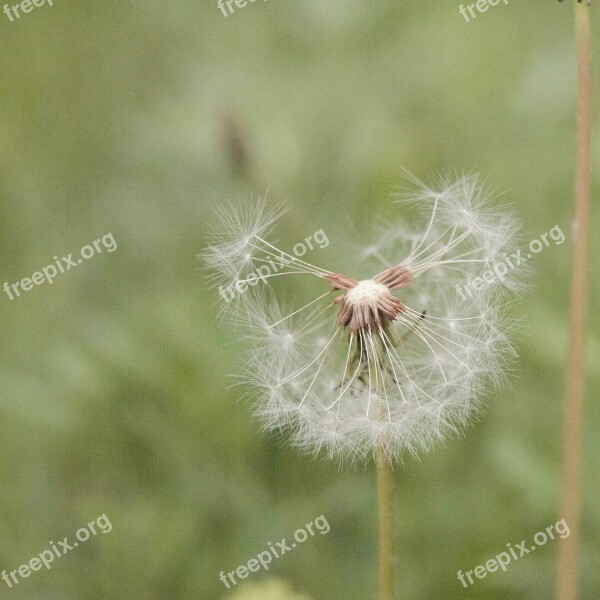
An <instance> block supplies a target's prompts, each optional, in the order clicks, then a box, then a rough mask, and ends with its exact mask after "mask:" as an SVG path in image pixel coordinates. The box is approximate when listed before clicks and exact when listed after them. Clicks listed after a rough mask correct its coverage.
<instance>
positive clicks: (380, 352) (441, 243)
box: [204, 175, 518, 461]
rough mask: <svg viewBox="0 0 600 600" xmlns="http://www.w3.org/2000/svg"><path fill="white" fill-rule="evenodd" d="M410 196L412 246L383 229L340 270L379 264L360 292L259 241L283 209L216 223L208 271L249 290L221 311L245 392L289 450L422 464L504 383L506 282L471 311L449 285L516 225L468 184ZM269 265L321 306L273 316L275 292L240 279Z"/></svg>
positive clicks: (417, 187) (506, 239) (479, 264)
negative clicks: (415, 224) (308, 287)
mask: <svg viewBox="0 0 600 600" xmlns="http://www.w3.org/2000/svg"><path fill="white" fill-rule="evenodd" d="M411 183H412V189H411V190H403V192H402V193H401V194H400V195H399V202H400V203H401V204H407V203H411V204H413V205H416V208H417V209H418V210H417V214H421V212H422V211H423V210H425V211H427V218H426V219H424V221H423V223H422V225H421V228H420V231H419V233H418V234H417V232H416V231H415V229H414V228H411V227H406V226H402V227H395V226H394V224H393V223H392V224H391V225H389V226H388V228H387V229H386V228H385V226H383V225H382V222H381V221H380V222H379V224H378V226H377V229H376V238H375V239H374V240H373V241H372V242H369V243H368V244H367V245H366V250H365V251H363V252H362V253H357V255H352V256H350V257H348V258H350V262H351V264H353V265H354V268H356V265H357V264H359V262H360V258H361V256H360V254H362V258H366V259H368V261H369V262H371V263H375V264H376V265H379V266H378V267H377V268H375V269H373V267H371V268H372V269H373V270H371V271H369V272H368V273H369V274H370V277H367V278H364V279H358V278H354V277H351V276H349V275H346V274H342V273H337V272H332V271H329V270H326V269H323V268H321V267H318V266H316V265H313V264H311V263H308V262H306V261H305V260H303V259H300V258H298V257H295V256H292V255H290V254H288V253H286V252H283V251H282V250H280V249H278V248H277V247H276V246H275V245H274V244H273V243H271V242H270V241H268V239H266V238H267V237H268V233H267V232H268V231H269V230H270V229H271V227H272V226H273V224H274V222H275V220H276V219H277V218H278V217H279V216H280V214H281V209H280V208H276V209H275V213H272V212H269V211H267V209H266V204H265V203H264V202H261V203H259V204H258V205H257V208H256V209H255V210H254V212H252V213H249V214H248V215H246V216H245V217H244V218H241V217H239V216H238V215H237V214H236V213H235V212H234V211H233V210H230V211H227V212H225V211H223V212H222V213H221V215H220V220H221V228H220V229H218V230H217V231H218V233H217V236H216V238H215V239H214V240H213V242H212V243H211V244H210V245H209V247H208V249H207V250H206V251H205V253H204V258H205V260H206V262H207V264H208V265H209V266H210V267H211V268H212V269H213V270H214V271H216V273H217V275H215V278H217V279H218V281H220V282H221V281H222V282H228V283H229V284H231V283H235V282H236V281H238V282H244V283H246V284H248V285H250V286H251V287H253V288H255V289H251V288H248V290H247V291H246V293H245V294H243V295H241V296H240V297H239V303H238V304H237V305H236V306H235V307H228V311H230V312H231V314H232V315H233V318H234V319H235V320H236V322H237V323H238V324H239V325H241V326H242V327H244V328H246V330H247V332H248V333H247V337H248V338H249V340H251V342H252V344H253V347H252V349H251V350H250V352H249V356H248V359H247V363H246V368H245V370H244V373H243V374H242V375H241V376H240V382H241V383H243V384H244V385H245V386H246V389H247V392H246V395H248V396H251V397H252V398H253V399H254V401H255V406H256V409H255V412H256V415H257V416H258V417H259V418H260V420H261V421H262V423H263V425H264V427H265V428H266V429H269V430H286V431H289V433H290V435H291V441H292V443H293V445H295V446H297V447H300V448H302V449H305V450H308V451H311V452H314V453H318V452H319V451H320V450H322V449H324V450H325V451H326V452H327V453H328V454H329V455H330V457H332V458H334V457H335V458H339V459H341V460H344V459H348V460H350V461H357V460H368V459H370V458H372V457H375V456H376V455H377V456H383V457H385V458H386V459H387V460H389V461H394V460H397V459H399V458H401V456H402V454H403V453H404V452H409V453H411V454H414V455H417V454H418V453H419V452H420V451H428V450H429V449H431V448H432V446H433V445H434V443H435V442H436V441H439V440H442V439H443V438H444V437H445V436H446V435H448V434H452V433H454V434H456V433H459V432H460V431H461V430H462V429H463V428H464V426H465V425H466V423H467V421H468V419H469V417H471V416H472V415H473V414H476V413H477V411H478V409H479V406H480V400H481V396H482V394H483V392H484V388H485V384H486V381H491V382H492V383H495V384H498V383H501V382H502V377H503V375H502V374H503V371H504V368H505V363H506V359H507V357H508V356H509V355H510V354H511V353H512V354H514V350H513V348H512V346H511V344H510V341H509V339H508V334H509V333H510V331H511V329H512V328H513V326H514V325H513V324H511V323H510V322H508V321H506V320H505V319H504V318H503V316H502V312H503V308H504V306H505V305H506V298H505V296H506V294H507V293H508V291H510V288H511V286H512V287H515V285H514V282H511V281H505V282H504V287H502V286H499V285H495V286H494V285H490V286H486V287H485V288H484V289H482V290H480V291H476V292H475V293H474V294H473V297H469V298H467V299H466V300H461V299H459V298H458V296H457V294H456V293H455V285H456V283H457V282H462V281H465V280H468V279H469V278H472V277H473V276H476V275H477V274H479V273H481V272H482V270H484V269H486V268H488V267H489V265H490V264H492V263H493V262H494V261H495V260H497V258H498V257H499V256H500V255H501V254H502V253H503V252H506V251H507V249H509V248H512V247H514V238H515V236H516V235H517V232H518V227H517V224H516V222H515V220H514V218H512V217H511V216H510V215H508V214H507V212H506V208H494V207H493V206H492V204H491V200H492V198H491V197H490V196H489V195H487V194H486V192H485V191H484V189H483V186H482V184H481V182H480V180H479V178H478V177H477V176H475V175H469V176H462V177H459V178H458V179H457V180H456V181H449V180H447V179H442V180H440V181H439V188H438V189H439V191H436V190H435V189H432V188H429V187H428V186H426V185H425V184H423V183H421V182H419V181H418V180H416V179H414V178H413V179H412V181H411ZM388 223H389V221H388ZM273 260H281V261H282V264H283V263H284V262H285V266H284V267H282V268H281V269H280V270H279V271H278V272H277V273H274V274H272V275H270V277H281V276H283V275H286V276H287V275H296V276H298V277H312V278H318V279H320V280H321V281H322V282H323V284H324V288H323V291H322V293H320V294H319V295H318V296H316V297H315V298H313V299H312V300H311V301H310V302H308V303H306V304H305V305H304V306H301V307H298V308H295V309H290V310H285V311H284V310H282V309H281V307H280V306H279V304H278V302H277V300H276V298H275V297H273V296H274V294H273V290H272V289H271V288H270V286H263V288H262V289H261V290H259V289H258V288H257V287H256V284H260V282H256V281H255V282H252V281H250V280H249V277H250V274H251V273H252V272H253V271H254V270H255V269H256V266H257V265H260V264H262V263H264V262H268V261H273ZM382 267H383V268H382ZM267 283H268V281H267ZM265 287H266V289H265ZM332 294H333V296H332Z"/></svg>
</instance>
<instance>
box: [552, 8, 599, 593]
mask: <svg viewBox="0 0 600 600" xmlns="http://www.w3.org/2000/svg"><path fill="white" fill-rule="evenodd" d="M575 40H576V47H577V126H576V127H577V129H576V162H575V214H574V219H573V238H574V239H573V267H572V273H571V300H570V303H571V308H570V318H569V344H568V355H567V373H566V387H565V413H564V433H563V436H564V449H563V473H562V493H561V513H560V516H561V518H563V519H565V521H566V522H567V523H568V525H569V528H570V531H571V535H570V536H569V537H567V538H565V539H564V540H561V544H560V546H559V557H558V575H557V582H556V598H557V600H576V599H577V595H578V548H579V515H580V504H581V499H580V497H581V482H580V479H581V431H582V420H583V395H584V379H585V323H586V310H587V278H588V246H589V220H590V219H589V215H590V205H591V137H592V71H591V67H592V49H591V31H590V14H589V8H588V6H587V5H584V4H576V5H575Z"/></svg>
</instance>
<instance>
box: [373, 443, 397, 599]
mask: <svg viewBox="0 0 600 600" xmlns="http://www.w3.org/2000/svg"><path fill="white" fill-rule="evenodd" d="M377 503H378V505H379V600H392V599H393V597H394V472H393V470H392V465H391V463H390V461H389V460H388V459H387V458H386V457H385V456H383V453H381V454H380V455H379V456H378V458H377Z"/></svg>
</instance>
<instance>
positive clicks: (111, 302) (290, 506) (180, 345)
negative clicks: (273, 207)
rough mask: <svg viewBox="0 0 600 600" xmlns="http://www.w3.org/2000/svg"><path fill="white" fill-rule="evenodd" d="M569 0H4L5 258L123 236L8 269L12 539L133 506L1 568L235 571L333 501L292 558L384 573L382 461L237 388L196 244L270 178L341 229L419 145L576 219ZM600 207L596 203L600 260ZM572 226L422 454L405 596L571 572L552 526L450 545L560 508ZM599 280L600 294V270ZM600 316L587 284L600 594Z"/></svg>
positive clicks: (212, 589) (319, 590)
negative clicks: (301, 428) (526, 551)
mask: <svg viewBox="0 0 600 600" xmlns="http://www.w3.org/2000/svg"><path fill="white" fill-rule="evenodd" d="M593 10H594V12H596V7H593ZM571 16H572V15H571V10H570V7H569V6H567V5H566V3H565V5H558V4H556V3H554V2H547V1H541V0H534V1H532V2H528V3H524V2H511V3H510V4H509V6H506V7H505V6H502V5H501V6H498V7H496V8H494V9H490V10H489V11H488V12H487V13H485V14H482V15H480V16H478V17H477V19H476V20H473V21H471V22H470V23H465V21H464V20H463V19H462V17H460V15H459V14H458V3H457V2H450V1H448V0H445V1H444V2H437V3H435V4H434V3H428V4H425V3H422V2H416V1H415V0H413V1H407V2H403V3H397V2H392V1H391V0H381V1H380V2H378V3H377V4H375V3H372V2H363V1H361V2H342V1H341V0H327V2H325V1H323V0H301V1H300V0H296V1H294V2H292V1H291V0H271V1H270V2H268V3H262V2H256V3H254V4H249V5H248V6H247V7H246V8H244V9H238V10H237V11H236V13H235V14H234V15H231V16H230V17H227V18H224V17H223V16H222V15H221V13H220V12H219V11H218V9H217V7H216V2H202V3H195V2H191V1H187V0H186V1H183V2H180V3H178V4H177V5H167V4H165V3H162V2H161V3H159V2H157V1H156V0H147V1H145V2H139V1H138V2H114V1H113V0H106V1H104V2H102V3H101V4H99V3H95V4H94V3H83V2H81V1H73V2H70V3H68V4H66V3H62V2H55V6H54V7H43V8H40V9H36V10H35V11H33V12H32V13H31V14H29V15H27V16H25V17H23V18H22V19H21V20H20V21H19V22H15V23H12V24H11V23H9V22H8V20H7V19H5V18H4V17H3V16H2V17H1V19H0V26H1V27H2V35H0V48H1V50H2V57H3V60H2V62H1V66H0V81H1V82H2V88H1V90H2V91H1V94H2V96H1V97H2V111H1V112H0V126H1V127H2V136H0V152H1V155H0V156H1V162H0V169H1V175H2V177H1V180H0V181H1V183H0V185H1V187H0V198H1V202H0V210H1V211H2V212H1V217H2V218H1V219H0V232H1V235H0V266H1V271H2V282H4V281H8V282H14V281H17V280H20V279H22V278H23V277H27V276H30V275H31V274H32V273H33V272H34V271H37V270H39V269H40V268H41V267H43V266H45V265H46V264H48V263H49V262H51V259H52V256H55V255H58V256H63V255H66V254H68V253H69V252H77V251H78V249H79V248H80V247H81V246H82V245H84V244H87V243H89V242H90V241H92V240H94V239H97V238H99V237H100V236H102V235H104V234H105V233H108V232H112V233H113V235H114V237H115V239H116V241H117V243H118V249H117V251H116V252H114V253H112V254H108V253H103V254H101V255H99V256H96V257H94V258H93V259H91V260H90V261H88V262H86V263H85V265H83V266H82V268H81V269H77V270H75V271H72V272H69V273H66V274H64V275H62V276H60V277H58V278H57V279H56V281H55V283H54V284H53V285H52V286H48V285H44V286H41V287H36V288H35V289H34V290H32V291H31V292H28V293H26V294H24V295H23V296H22V297H20V298H18V299H15V300H14V301H12V302H11V301H9V300H8V298H7V297H6V295H5V294H4V293H2V298H0V305H1V307H2V308H1V310H0V332H1V335H2V339H3V340H4V344H2V347H1V350H0V352H1V359H2V360H1V367H0V386H1V387H0V389H1V392H2V393H1V395H0V419H1V423H2V426H1V435H0V482H1V487H2V494H0V532H1V534H0V568H2V569H7V570H12V569H14V568H17V567H18V566H19V565H20V564H22V563H24V562H26V561H28V560H29V559H30V558H31V557H32V556H34V555H36V554H38V553H39V552H41V551H42V550H43V549H45V548H46V546H47V541H48V540H55V539H62V538H63V537H64V536H66V535H70V536H73V534H74V532H75V531H76V530H77V529H78V528H79V527H81V526H83V525H85V524H86V523H88V522H89V521H91V520H92V519H94V518H95V517H97V516H98V515H100V514H102V513H106V514H107V515H108V517H109V518H110V520H111V522H112V524H113V531H112V532H111V533H110V534H109V535H106V536H101V537H96V538H92V540H90V541H89V542H88V543H87V544H84V545H82V546H81V547H80V548H78V549H77V550H76V551H74V552H73V553H72V554H69V555H68V556H66V557H64V558H63V559H62V560H60V561H56V562H55V563H54V566H53V568H52V570H51V571H49V572H46V571H44V572H43V573H42V572H40V573H34V574H33V575H32V576H31V577H30V578H29V579H26V580H24V581H23V582H22V583H20V584H19V585H17V586H16V587H15V588H13V589H12V590H8V589H7V590H4V591H3V594H2V597H4V596H5V595H6V596H7V597H8V596H9V595H10V597H11V598H14V599H15V600H19V599H20V598H23V599H27V600H32V599H33V600H35V599H37V598H40V599H42V598H43V599H44V600H54V599H56V600H58V599H60V600H66V599H71V598H86V599H89V600H94V599H101V598H102V599H104V598H123V597H133V598H139V599H141V600H154V599H159V598H160V599H161V600H162V599H163V598H174V599H179V600H186V599H188V598H190V599H191V598H198V597H202V598H211V599H212V598H215V599H216V598H221V597H222V596H223V595H224V593H225V590H224V586H223V585H222V584H221V583H220V582H219V580H218V573H219V572H220V571H221V570H231V569H233V568H235V567H236V566H237V565H239V564H241V563H244V562H247V560H248V558H250V557H252V556H253V555H255V554H256V553H257V552H258V551H260V550H261V549H262V548H263V547H264V546H265V543H266V542H267V541H269V540H271V541H272V540H277V539H281V538H282V537H285V536H289V535H290V534H291V533H293V531H295V530H296V529H297V528H298V527H299V526H301V525H303V524H304V523H306V522H308V521H309V520H312V519H314V518H315V517H317V516H318V515H320V514H324V515H325V516H326V517H327V519H328V521H329V523H330V524H331V528H332V529H331V532H330V533H329V534H328V535H327V536H323V537H322V538H321V537H320V536H319V539H315V540H314V541H313V542H312V543H310V544H307V546H306V547H303V548H298V549H297V550H296V551H295V552H294V554H293V556H291V555H290V556H288V557H285V558H282V559H280V560H279V561H277V562H276V563H275V564H273V568H272V571H271V572H272V573H275V574H277V575H279V576H281V577H283V578H284V579H286V580H287V581H289V582H290V583H291V584H292V585H293V588H294V589H295V590H297V591H298V592H299V593H303V594H306V595H309V596H311V597H312V598H314V599H315V600H320V599H325V598H327V599H329V598H332V599H333V598H340V599H342V598H343V599H344V600H353V599H357V600H358V599H363V598H368V597H371V596H372V589H373V586H374V581H373V578H374V573H375V569H374V556H375V552H374V547H375V546H374V545H375V540H374V531H375V503H374V490H373V473H372V472H371V469H369V468H367V469H357V470H353V471H339V470H338V469H337V467H336V466H335V465H333V464H330V463H328V462H327V461H325V460H318V461H313V460H311V459H309V458H307V457H304V456H300V455H298V454H297V453H296V452H294V451H291V450H289V449H287V448H286V447H285V445H283V444H282V442H281V440H279V439H278V438H276V437H269V436H264V435H262V434H261V433H259V431H258V427H257V424H256V423H255V422H254V421H253V420H252V419H251V417H250V412H251V409H250V407H248V406H246V405H244V404H238V403H236V392H235V390H231V389H227V385H228V383H229V381H228V379H227V377H226V375H227V373H230V372H232V371H235V368H236V365H237V364H238V362H239V360H240V357H241V353H242V350H243V349H242V348H240V347H239V345H238V344H235V343H230V342H232V341H234V339H235V337H234V335H233V334H232V333H231V332H229V331H227V330H226V329H217V327H216V323H215V321H214V318H215V315H216V312H217V310H218V306H215V303H216V302H217V301H218V298H217V296H216V295H215V294H214V292H213V291H211V290H209V289H206V288H205V282H204V280H203V278H202V276H201V274H200V273H199V272H198V270H199V267H198V264H197V261H196V254H197V252H198V251H199V250H201V249H202V247H203V244H204V240H205V236H206V229H207V223H209V222H210V220H211V210H210V209H211V207H213V206H217V205H219V204H220V203H222V202H224V201H226V200H227V199H228V198H234V199H235V198H237V197H238V196H240V197H242V198H244V197H249V195H250V193H254V194H257V193H262V192H264V190H265V188H266V187H267V186H268V187H269V188H271V189H272V190H273V192H274V193H275V194H276V195H277V196H278V197H281V198H289V202H290V204H291V205H292V206H293V211H292V213H291V214H290V215H289V216H288V217H286V220H285V227H284V230H283V232H282V237H284V239H285V241H286V242H287V243H290V244H291V243H295V242H296V241H297V240H298V239H302V238H304V237H305V236H306V235H309V234H311V233H312V232H314V231H315V230H317V229H319V228H324V229H325V231H326V232H327V233H328V235H329V237H330V239H331V242H332V246H334V245H335V243H336V237H334V233H336V232H339V231H340V229H341V227H342V226H343V223H344V220H345V219H346V215H349V216H350V217H351V218H354V219H369V218H370V217H371V216H372V215H373V214H374V212H375V211H376V209H377V208H378V207H382V206H384V205H385V204H386V203H387V202H388V196H389V192H390V191H391V190H392V188H393V185H394V184H395V183H396V182H397V181H398V178H399V176H400V166H402V165H404V166H406V167H407V168H409V169H411V170H412V171H414V172H416V173H417V174H419V175H425V174H426V173H427V172H428V171H431V170H441V169H447V170H450V171H453V170H456V171H459V172H462V171H463V170H464V171H472V170H475V171H479V172H481V173H483V174H484V175H486V176H488V177H489V183H490V185H492V186H493V187H495V188H497V189H498V190H499V191H500V192H505V194H504V197H503V198H504V200H508V201H511V202H514V203H515V204H516V208H517V210H518V212H519V213H520V214H521V215H522V218H523V221H524V223H525V229H526V232H527V233H526V237H527V239H534V238H536V237H538V236H539V235H540V234H541V233H543V232H545V231H547V230H548V229H550V228H551V227H552V226H554V225H560V227H561V228H562V230H563V231H564V232H565V233H567V232H568V231H569V220H570V202H571V195H572V194H571V187H572V171H573V164H572V161H573V159H572V154H573V152H572V149H573V125H574V123H573V121H574V117H573V112H574V87H573V86H574V57H573V44H572V19H571ZM595 16H596V15H595ZM594 27H595V35H596V37H597V39H600V38H598V33H600V30H599V26H598V19H595V23H594ZM597 87H598V88H600V86H597ZM231 120H233V121H231ZM229 122H235V123H237V126H236V127H238V128H239V130H240V135H241V136H243V141H244V143H245V144H246V146H247V148H248V152H249V155H248V161H249V162H248V165H249V166H248V171H247V172H245V173H244V172H240V170H239V169H236V168H235V167H236V165H235V163H232V161H231V157H230V154H229V153H228V151H227V147H228V139H229V143H230V142H231V133H232V132H231V130H230V128H231V126H229V129H228V127H227V123H229ZM597 137H598V129H596V134H595V138H597ZM238 166H239V165H238ZM597 192H598V186H597V185H595V189H594V194H595V195H597ZM598 222H599V220H598V207H597V206H595V207H594V212H593V224H592V225H593V231H592V239H593V240H594V248H593V251H592V252H593V256H592V263H591V264H592V265H593V266H594V272H593V275H595V274H597V265H598V264H599V263H598V250H599V246H598V243H597V239H598V233H599V231H598V229H599V227H598ZM336 235H340V234H339V233H336ZM338 239H339V238H338ZM568 242H569V240H568V241H567V243H565V244H563V245H562V246H551V247H549V248H547V249H545V250H544V251H543V252H542V253H540V254H539V255H538V256H537V257H536V258H535V263H533V266H534V268H535V270H536V275H535V277H534V286H533V288H532V290H530V291H529V292H528V293H527V294H526V295H525V296H524V298H523V302H522V306H521V308H520V309H519V310H521V311H522V312H524V314H525V321H524V330H525V332H524V335H523V336H522V339H521V340H520V344H519V345H520V354H521V358H520V360H519V363H518V366H517V367H518V378H516V379H515V380H514V383H513V387H512V389H505V390H500V391H499V392H497V393H496V394H495V395H492V396H490V398H489V399H488V411H487V415H486V416H485V417H484V418H483V419H482V420H481V422H479V423H477V424H475V425H474V427H473V428H472V429H471V430H470V431H469V432H468V434H467V435H466V436H465V437H464V439H461V440H454V441H450V442H449V443H447V445H446V447H445V448H439V449H438V450H436V451H435V452H434V453H432V454H431V455H429V456H426V457H423V459H422V461H420V462H416V461H413V460H407V462H406V464H405V465H404V467H403V468H402V469H399V472H398V491H399V500H398V507H397V510H398V524H399V569H398V570H399V574H398V581H399V589H401V590H402V591H403V593H404V597H406V598H415V599H417V598H444V599H447V600H450V599H454V598H456V599H459V598H460V599H463V598H478V599H479V598H485V599H486V600H487V599H490V600H495V599H498V600H500V599H501V600H517V599H525V598H527V599H529V598H549V597H551V590H552V585H553V566H554V559H555V553H556V544H555V543H554V544H552V543H549V544H547V545H546V546H545V547H544V549H543V550H542V551H540V552H539V553H536V555H535V556H528V557H527V559H526V560H525V559H523V560H522V561H519V562H516V563H514V564H513V565H511V567H510V568H509V570H508V572H507V573H500V574H494V575H490V576H489V577H487V578H486V579H485V580H483V581H480V582H478V583H477V584H476V585H475V586H473V587H472V588H470V589H469V590H463V588H462V587H461V586H460V583H459V582H458V581H457V579H456V571H457V570H458V569H462V570H468V569H471V568H473V567H475V566H476V565H477V564H481V563H482V562H484V561H485V560H487V559H488V558H490V557H492V556H494V555H495V554H497V553H498V552H500V551H501V550H502V549H503V548H504V547H505V546H506V544H507V543H513V544H514V543H517V542H520V541H521V540H522V539H523V538H528V539H529V538H531V537H532V536H533V534H534V533H535V532H537V531H538V530H540V529H543V528H545V527H546V526H548V525H550V524H551V523H554V522H556V521H557V520H559V519H560V515H559V514H557V506H558V489H557V484H558V474H559V464H560V433H561V410H562V386H563V355H564V343H565V331H566V322H565V315H566V303H567V289H568V275H569V260H570V255H569V243H568ZM2 282H0V283H2ZM590 295H591V298H590V302H591V306H592V308H593V307H596V306H598V305H599V296H600V286H599V284H598V280H597V278H594V279H593V281H592V286H591V289H590ZM599 321H600V316H599V315H598V313H597V312H595V311H593V310H592V311H591V314H590V330H589V334H590V371H589V373H590V377H589V382H588V402H587V404H586V428H585V439H584V444H585V450H586V453H585V464H584V511H583V540H582V557H583V564H582V595H581V598H582V600H595V599H596V598H598V596H599V595H600V575H599V573H600V569H599V566H600V554H599V552H598V546H599V541H600V509H599V508H598V503H597V502H596V498H597V496H598V494H599V493H600V481H599V479H598V470H599V467H600V464H599V463H600V459H599V453H598V430H599V425H600V414H599V412H600V411H599V409H598V405H597V402H595V400H596V398H597V392H598V389H599V380H600V373H599V372H598V364H599V361H598V359H599V357H600V340H599V336H598V331H599V327H598V325H599ZM257 579H260V577H257ZM2 585H3V584H2ZM199 594H200V596H199Z"/></svg>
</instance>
